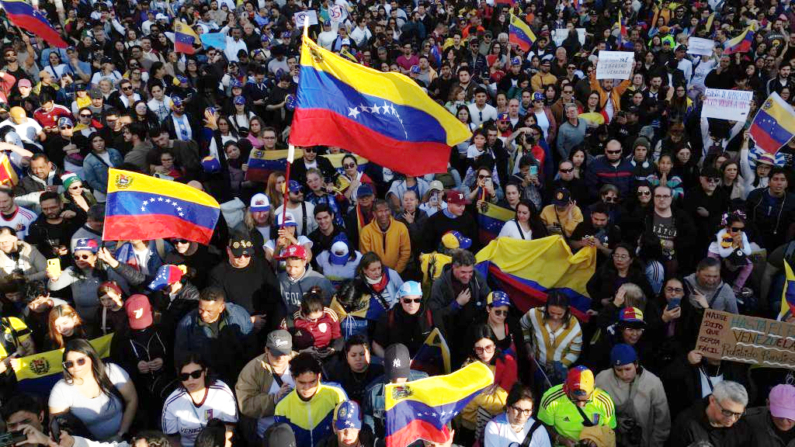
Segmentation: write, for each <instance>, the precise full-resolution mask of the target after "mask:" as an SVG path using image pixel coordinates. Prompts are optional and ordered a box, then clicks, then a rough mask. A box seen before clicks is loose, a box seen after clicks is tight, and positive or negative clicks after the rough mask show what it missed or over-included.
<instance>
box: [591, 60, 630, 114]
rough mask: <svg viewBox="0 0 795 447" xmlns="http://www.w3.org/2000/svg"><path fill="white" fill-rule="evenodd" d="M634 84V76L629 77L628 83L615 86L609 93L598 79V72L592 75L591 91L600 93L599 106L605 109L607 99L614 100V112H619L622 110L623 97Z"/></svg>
mask: <svg viewBox="0 0 795 447" xmlns="http://www.w3.org/2000/svg"><path fill="white" fill-rule="evenodd" d="M631 84H632V76H630V77H629V79H627V80H626V81H623V82H621V83H620V84H618V85H614V86H613V89H612V90H610V92H609V93H608V92H607V91H605V89H603V88H602V85H601V84H600V83H599V80H598V79H596V70H594V72H593V73H591V91H592V92H596V93H599V105H600V106H602V108H603V109H604V108H605V105H606V104H607V99H608V98H610V99H612V100H613V110H614V111H616V112H618V111H619V110H621V95H623V94H624V92H625V91H627V88H629V86H630V85H631Z"/></svg>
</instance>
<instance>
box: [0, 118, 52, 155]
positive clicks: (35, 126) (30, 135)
mask: <svg viewBox="0 0 795 447" xmlns="http://www.w3.org/2000/svg"><path fill="white" fill-rule="evenodd" d="M4 126H11V127H13V128H14V131H15V132H16V133H17V135H19V138H21V139H22V141H23V142H24V143H30V144H35V145H36V146H38V147H39V148H41V147H42V146H41V144H39V142H38V141H36V135H38V134H39V133H41V132H42V131H43V130H44V129H42V127H41V125H40V124H39V123H38V122H36V120H34V119H33V118H30V117H28V118H27V119H26V120H25V122H24V123H22V124H17V123H15V122H14V121H13V120H12V119H11V118H9V119H7V120H5V121H3V122H2V123H0V127H4Z"/></svg>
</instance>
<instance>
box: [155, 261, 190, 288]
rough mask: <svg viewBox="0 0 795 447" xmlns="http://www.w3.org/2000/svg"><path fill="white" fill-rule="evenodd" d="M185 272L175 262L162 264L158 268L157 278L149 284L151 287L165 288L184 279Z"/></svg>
mask: <svg viewBox="0 0 795 447" xmlns="http://www.w3.org/2000/svg"><path fill="white" fill-rule="evenodd" d="M183 274H185V272H183V271H182V269H181V268H179V266H176V265H173V264H166V265H161V266H160V268H159V269H157V274H155V279H154V280H153V281H152V282H151V283H150V284H149V289H150V290H163V289H165V288H166V287H168V286H170V285H171V284H174V283H177V282H179V281H180V280H182V275H183Z"/></svg>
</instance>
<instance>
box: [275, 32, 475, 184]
mask: <svg viewBox="0 0 795 447" xmlns="http://www.w3.org/2000/svg"><path fill="white" fill-rule="evenodd" d="M297 97H298V99H297V102H296V108H295V115H294V119H293V124H292V128H291V130H290V144H293V145H295V146H316V145H323V146H338V147H342V148H344V149H346V150H349V151H351V152H354V153H356V154H359V155H361V156H363V157H366V158H367V159H368V160H372V161H373V162H375V163H378V164H379V165H381V166H384V167H387V168H389V169H392V170H393V171H397V172H400V173H403V174H406V175H413V176H419V175H424V174H429V173H437V172H446V170H447V162H448V160H449V158H450V148H451V146H455V145H457V144H458V143H461V142H462V141H464V140H467V139H468V138H470V137H471V132H470V131H469V128H468V127H467V126H466V125H465V124H463V123H461V122H460V121H459V120H458V119H457V118H456V117H455V116H453V115H452V114H450V113H449V112H448V111H447V110H445V109H444V108H443V107H442V106H440V105H439V104H437V103H436V102H434V101H433V100H432V99H431V98H430V97H428V95H427V94H426V93H425V92H423V91H422V89H421V88H420V87H419V85H417V83H415V82H414V81H412V80H411V79H410V78H408V77H406V76H404V75H401V74H398V73H381V72H379V71H376V70H373V69H371V68H368V67H364V66H362V65H359V64H356V63H354V62H351V61H349V60H346V59H344V58H342V57H340V56H338V55H336V54H334V53H332V52H330V51H327V50H325V49H323V48H321V47H320V46H318V45H317V44H316V43H315V42H313V41H312V40H311V39H309V38H308V37H306V36H304V40H303V45H302V46H301V82H300V83H299V84H298V92H297Z"/></svg>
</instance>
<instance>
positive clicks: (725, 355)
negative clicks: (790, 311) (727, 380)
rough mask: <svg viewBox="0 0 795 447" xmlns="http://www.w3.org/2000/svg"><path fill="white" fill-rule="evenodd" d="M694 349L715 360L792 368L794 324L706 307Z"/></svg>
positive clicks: (794, 360)
mask: <svg viewBox="0 0 795 447" xmlns="http://www.w3.org/2000/svg"><path fill="white" fill-rule="evenodd" d="M696 350H697V351H698V352H700V353H701V354H703V355H704V357H708V358H711V359H716V360H731V361H733V362H741V363H750V364H752V365H759V366H767V367H775V368H787V369H795V324H788V323H784V322H783V321H776V320H768V319H766V318H756V317H749V316H747V315H736V314H731V313H728V312H721V311H718V310H711V309H707V310H705V311H704V319H703V320H701V330H700V331H699V333H698V340H697V341H696Z"/></svg>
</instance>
